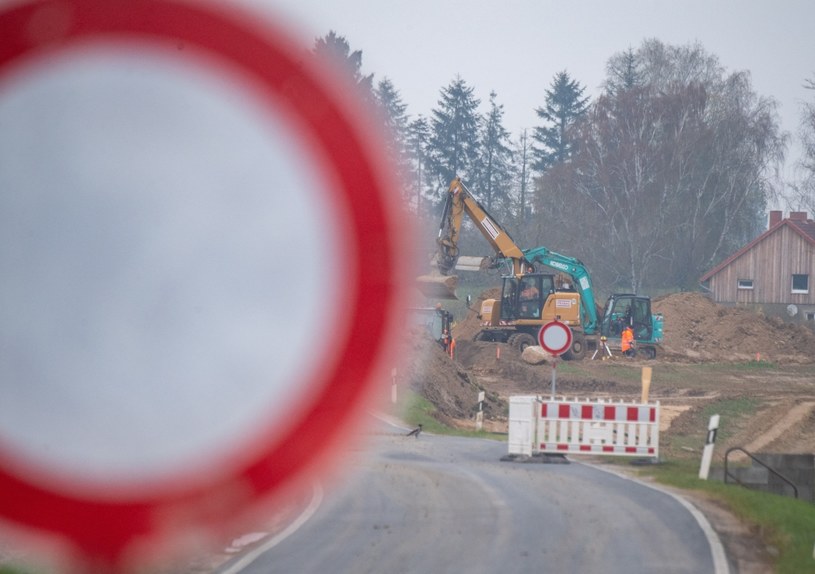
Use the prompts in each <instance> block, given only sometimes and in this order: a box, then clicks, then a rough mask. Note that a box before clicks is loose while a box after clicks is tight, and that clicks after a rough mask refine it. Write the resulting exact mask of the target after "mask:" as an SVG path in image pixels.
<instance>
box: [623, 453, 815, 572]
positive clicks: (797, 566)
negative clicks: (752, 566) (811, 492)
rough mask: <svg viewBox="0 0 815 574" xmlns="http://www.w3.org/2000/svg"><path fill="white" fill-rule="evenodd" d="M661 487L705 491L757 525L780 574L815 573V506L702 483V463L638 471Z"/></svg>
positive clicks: (676, 463) (673, 463)
mask: <svg viewBox="0 0 815 574" xmlns="http://www.w3.org/2000/svg"><path fill="white" fill-rule="evenodd" d="M638 473H639V474H640V475H647V476H650V477H652V478H653V479H654V480H656V481H657V482H659V483H661V484H665V485H668V486H672V487H676V488H679V489H685V490H696V491H702V492H705V493H707V494H709V495H710V496H712V497H713V498H715V499H717V500H719V501H722V502H724V503H725V504H726V505H727V507H728V508H729V509H730V510H731V512H733V514H734V515H736V516H737V517H738V518H739V519H740V520H742V521H743V522H744V523H746V524H750V525H754V526H755V527H757V528H758V531H759V532H760V533H761V536H762V539H763V540H764V542H765V544H767V545H768V546H769V547H772V548H775V550H776V552H773V554H777V558H776V564H775V566H776V572H777V573H778V574H798V573H800V572H815V559H814V558H813V546H814V545H815V505H813V504H812V503H809V502H806V501H803V500H796V499H794V498H789V497H785V496H779V495H776V494H769V493H765V492H759V491H755V490H749V489H747V488H743V487H741V486H738V485H732V484H724V483H722V482H718V481H709V480H700V479H699V477H698V476H699V467H698V463H695V462H692V461H687V460H683V461H667V462H665V463H663V464H659V465H654V466H649V467H643V468H641V469H638Z"/></svg>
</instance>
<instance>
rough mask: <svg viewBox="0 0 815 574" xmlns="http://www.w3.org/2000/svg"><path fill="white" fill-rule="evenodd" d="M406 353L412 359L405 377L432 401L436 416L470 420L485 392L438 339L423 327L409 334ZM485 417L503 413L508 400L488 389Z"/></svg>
mask: <svg viewBox="0 0 815 574" xmlns="http://www.w3.org/2000/svg"><path fill="white" fill-rule="evenodd" d="M406 344H407V345H408V347H409V348H407V349H406V352H407V353H408V354H407V356H409V357H412V358H413V360H412V361H411V362H410V363H408V364H406V365H404V366H403V367H402V378H403V380H405V381H406V382H407V383H408V384H409V385H410V388H411V389H413V390H414V391H416V392H417V393H419V394H420V395H422V396H423V397H425V398H426V399H427V400H428V401H430V402H431V403H433V405H435V406H436V408H437V409H438V413H437V418H439V419H440V420H442V421H443V422H446V423H451V422H452V420H453V419H471V418H474V417H475V413H476V411H477V410H478V393H479V392H480V391H484V390H486V389H484V388H483V387H481V386H480V385H478V384H477V383H476V382H475V381H474V380H473V378H472V377H471V376H470V375H469V374H468V373H467V371H466V370H465V369H464V368H463V367H462V366H461V365H460V364H459V363H458V362H456V361H454V360H452V359H451V358H450V357H449V356H448V355H447V353H446V352H445V351H444V349H443V348H442V347H441V345H439V344H438V343H437V342H436V341H434V340H432V339H431V338H430V337H429V336H428V335H427V334H426V333H425V332H424V331H423V330H421V329H416V330H413V331H412V332H410V333H409V335H408V337H407V339H406ZM486 391H487V392H486V399H485V401H484V405H483V410H484V417H485V418H492V417H500V416H503V414H504V411H505V410H506V403H505V402H504V401H502V400H501V399H500V398H499V397H498V395H497V394H496V393H494V392H492V391H489V390H486Z"/></svg>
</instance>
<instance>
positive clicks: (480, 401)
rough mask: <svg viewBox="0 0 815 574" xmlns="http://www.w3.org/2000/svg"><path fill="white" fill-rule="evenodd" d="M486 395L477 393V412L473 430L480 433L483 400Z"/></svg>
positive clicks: (480, 392)
mask: <svg viewBox="0 0 815 574" xmlns="http://www.w3.org/2000/svg"><path fill="white" fill-rule="evenodd" d="M485 397H486V393H485V392H484V391H479V393H478V412H477V413H475V430H477V431H480V430H481V429H482V427H483V426H484V398H485Z"/></svg>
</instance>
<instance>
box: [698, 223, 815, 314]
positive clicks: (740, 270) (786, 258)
mask: <svg viewBox="0 0 815 574" xmlns="http://www.w3.org/2000/svg"><path fill="white" fill-rule="evenodd" d="M794 273H796V274H797V273H803V274H808V275H809V293H792V275H793V274H794ZM739 279H752V281H753V288H752V289H739V288H738V280H739ZM709 287H710V290H711V294H712V296H713V299H714V300H715V301H717V302H720V303H733V304H776V305H780V304H783V305H785V306H786V305H789V304H790V303H793V304H795V305H798V306H815V247H813V246H812V245H811V244H810V243H808V242H807V241H806V240H805V239H804V238H803V237H801V235H800V234H798V233H796V232H795V231H793V230H792V229H791V228H790V227H789V226H783V227H781V228H779V229H778V231H777V232H775V233H772V234H770V235H768V236H767V237H766V238H764V239H763V240H762V241H761V242H760V243H758V244H757V245H755V246H754V247H753V248H752V249H750V250H749V251H747V252H746V253H744V254H743V255H742V256H741V257H739V258H738V259H736V260H735V261H733V262H732V263H731V264H730V265H728V266H726V267H725V268H724V269H722V270H721V271H719V272H718V273H716V275H714V276H713V277H711V278H710V283H709Z"/></svg>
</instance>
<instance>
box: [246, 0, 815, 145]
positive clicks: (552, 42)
mask: <svg viewBox="0 0 815 574" xmlns="http://www.w3.org/2000/svg"><path fill="white" fill-rule="evenodd" d="M244 1H246V2H250V3H252V4H255V5H261V6H264V7H273V9H277V10H278V11H279V12H280V13H281V14H282V15H283V16H284V17H285V18H287V19H289V20H290V22H291V23H292V24H293V25H294V27H295V28H296V29H297V30H299V33H300V34H302V35H303V36H304V37H305V38H307V39H308V40H309V41H313V39H314V38H315V37H318V36H324V35H325V34H327V33H328V31H329V30H334V31H336V32H337V33H338V34H340V35H342V36H344V37H345V38H346V39H347V40H348V42H349V44H350V46H351V49H352V50H362V53H363V59H362V65H363V72H364V73H366V74H370V73H373V74H374V79H375V80H376V81H378V80H380V79H382V78H383V77H388V78H390V79H391V81H392V82H393V83H394V85H395V87H396V88H397V90H399V92H400V94H401V96H402V99H403V100H404V102H405V103H406V104H407V105H408V113H409V114H410V115H411V116H412V117H415V116H417V115H418V114H423V115H428V114H429V113H430V110H431V109H433V108H434V107H435V106H436V103H437V101H438V99H439V91H440V90H441V88H442V87H445V86H447V85H448V84H449V83H450V82H451V81H452V80H453V79H454V78H455V77H456V75H460V76H461V77H462V78H463V79H464V80H465V81H466V82H467V83H468V84H469V85H470V86H472V87H474V88H475V90H476V96H477V97H478V98H480V99H481V100H482V104H483V105H484V106H486V103H487V101H488V98H489V93H490V91H491V90H495V92H497V94H498V103H500V104H503V105H504V111H505V115H504V119H505V127H506V128H507V129H509V130H510V131H511V132H512V134H513V137H516V136H517V135H518V134H519V133H520V130H521V129H523V128H525V127H526V128H529V127H533V126H535V125H540V124H539V122H538V118H537V116H536V114H535V111H534V110H535V108H536V107H539V106H540V105H541V104H542V103H543V101H544V98H545V90H546V89H547V88H548V87H549V86H550V84H551V82H552V79H553V77H554V75H555V74H556V73H557V72H559V71H561V70H566V71H567V72H568V73H569V74H570V75H571V76H572V78H574V79H576V80H577V81H578V82H580V83H581V84H582V85H584V86H586V88H587V89H586V94H587V95H590V96H592V97H593V96H596V95H597V94H598V93H599V91H600V90H599V86H600V84H601V82H602V81H603V79H604V77H605V65H606V62H607V60H608V58H609V57H610V56H612V55H613V54H615V53H617V52H620V51H624V50H626V49H628V48H629V47H631V48H635V49H636V48H638V47H639V46H640V44H641V43H642V41H643V40H644V39H647V38H657V39H659V40H661V41H663V42H665V43H668V44H672V45H684V44H688V43H693V42H696V41H698V42H700V43H701V44H702V46H703V47H704V48H705V50H706V51H707V52H708V53H711V54H713V55H716V56H717V57H718V58H719V61H720V63H721V64H722V65H723V66H724V67H725V69H726V70H727V71H729V72H732V71H737V70H748V71H749V72H750V73H751V76H752V81H753V89H754V90H755V91H756V92H757V93H758V94H760V95H763V96H772V97H773V98H775V99H776V100H777V101H778V102H779V104H780V109H779V111H780V114H781V120H782V127H783V129H784V130H786V131H789V132H791V133H794V132H796V131H797V129H798V123H799V109H800V103H801V102H802V101H804V100H806V99H809V101H815V92H813V91H811V90H809V91H808V90H805V89H804V88H803V87H802V85H803V83H804V80H805V79H807V78H813V77H815V1H813V0H780V1H778V2H770V1H767V0H673V1H658V0H625V1H623V0H570V1H567V0H503V1H500V2H498V1H486V0H410V1H401V0H397V1H388V2H382V1H381V0H343V1H338V2H325V0H244ZM792 153H793V154H794V153H796V150H794V149H793V150H792Z"/></svg>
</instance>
